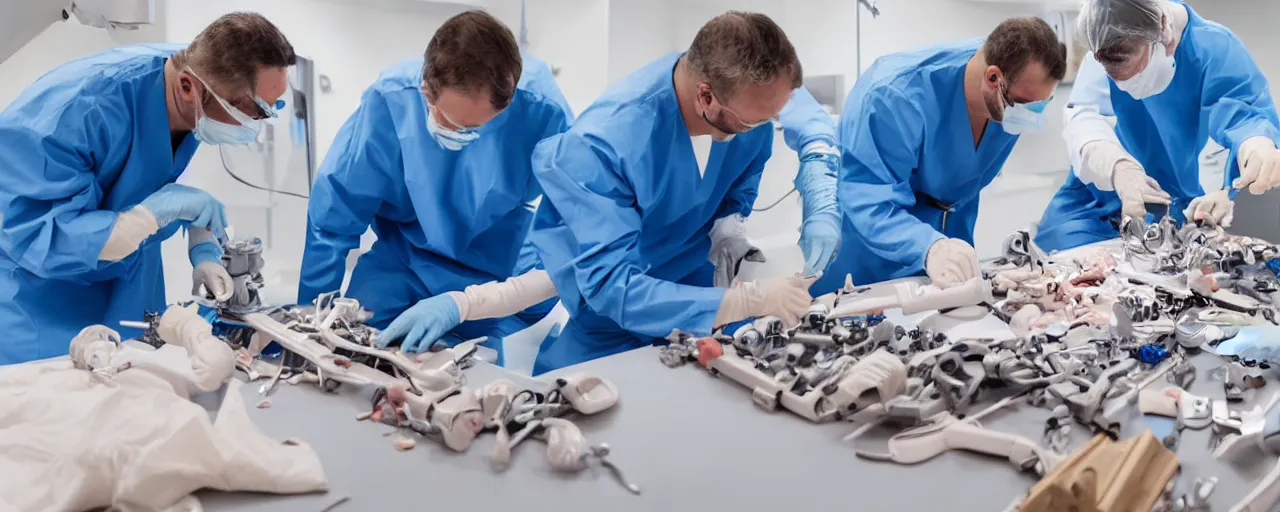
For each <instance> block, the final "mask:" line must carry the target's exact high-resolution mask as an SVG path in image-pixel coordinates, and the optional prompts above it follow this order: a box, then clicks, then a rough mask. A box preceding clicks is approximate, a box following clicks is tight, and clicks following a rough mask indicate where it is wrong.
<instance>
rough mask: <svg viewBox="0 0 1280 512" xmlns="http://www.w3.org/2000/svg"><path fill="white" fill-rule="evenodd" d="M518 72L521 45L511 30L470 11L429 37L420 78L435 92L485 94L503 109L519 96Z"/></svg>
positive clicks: (483, 15) (450, 20)
mask: <svg viewBox="0 0 1280 512" xmlns="http://www.w3.org/2000/svg"><path fill="white" fill-rule="evenodd" d="M520 72H521V62H520V46H519V45H517V44H516V37H515V36H514V35H512V34H511V30H510V29H508V28H507V26H506V25H503V24H502V22H500V21H498V19H497V18H494V17H493V16H492V15H490V14H489V13H486V12H484V11H467V12H464V13H462V14H459V15H457V16H454V17H452V18H449V21H446V22H444V25H441V26H440V29H439V30H436V33H435V35H434V36H431V42H430V43H427V54H426V58H425V59H424V61H423V65H422V81H423V85H425V86H426V90H427V92H428V94H432V95H435V94H440V91H442V90H443V89H446V88H452V89H458V90H461V91H462V92H465V93H477V92H487V93H489V103H490V104H491V105H493V108H495V109H498V110H502V109H504V108H507V105H509V104H511V97H512V96H515V93H516V84H517V83H518V82H519V81H520Z"/></svg>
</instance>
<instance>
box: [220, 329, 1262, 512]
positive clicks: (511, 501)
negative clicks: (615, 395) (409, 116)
mask: <svg viewBox="0 0 1280 512" xmlns="http://www.w3.org/2000/svg"><path fill="white" fill-rule="evenodd" d="M939 318H940V317H934V318H932V319H929V320H927V321H928V322H933V321H935V320H939ZM915 320H918V318H917V319H915ZM941 321H942V322H943V323H942V324H938V327H939V328H942V329H946V330H947V331H948V332H949V334H951V335H952V337H953V338H957V337H963V336H981V335H983V333H986V335H987V336H995V335H997V334H996V333H995V332H994V331H998V330H1002V329H1004V330H1007V328H1006V327H1003V326H1002V325H1001V324H999V323H998V322H997V321H995V320H994V319H993V318H991V317H986V318H983V319H981V320H978V321H967V322H958V321H954V320H946V319H942V320H941ZM947 322H950V324H949V325H948V324H947ZM1195 364H1196V366H1197V374H1196V381H1195V383H1194V384H1193V385H1192V389H1191V391H1192V392H1194V393H1196V394H1199V395H1203V396H1208V397H1211V398H1215V399H1217V398H1221V397H1222V396H1223V390H1222V383H1221V382H1220V381H1213V380H1211V379H1210V378H1209V371H1210V370H1211V369H1213V368H1215V367H1216V366H1219V365H1220V364H1221V363H1220V361H1219V359H1218V358H1216V357H1215V356H1211V355H1205V354H1202V355H1199V356H1196V357H1195ZM572 372H585V373H588V374H593V375H598V376H602V377H606V378H608V379H610V380H612V381H613V382H614V383H616V384H617V387H618V390H619V392H620V393H621V401H620V402H619V405H618V407H616V408H614V409H613V410H610V411H606V412H604V413H601V414H600V415H599V416H597V417H591V418H585V419H578V420H577V423H578V424H579V426H581V427H582V430H583V432H584V433H585V434H586V435H587V437H588V439H589V440H590V442H591V443H593V444H594V443H599V442H606V443H608V444H609V445H610V446H611V447H612V448H613V454H612V455H611V456H610V459H611V460H612V461H613V462H614V463H616V464H617V465H618V466H619V467H620V468H621V469H622V470H623V472H624V473H625V474H626V476H627V478H628V479H630V480H631V481H632V482H634V483H636V484H637V485H639V486H640V487H641V488H642V489H643V493H642V494H641V495H640V496H633V495H631V494H629V493H628V492H627V491H626V490H624V489H623V488H622V487H621V486H620V485H619V484H618V483H616V482H615V481H614V480H613V479H612V477H610V475H609V474H608V472H607V471H605V470H603V469H601V468H598V467H597V468H594V469H589V470H587V471H586V472H584V473H582V474H577V475H573V474H558V473H555V472H553V471H552V470H551V468H550V467H549V466H548V465H547V462H546V461H545V459H544V455H543V448H544V445H542V444H541V443H539V442H531V443H525V444H522V445H521V446H519V447H518V448H517V449H516V451H515V453H514V454H513V457H512V463H511V466H510V467H509V468H508V469H506V471H505V472H497V471H495V470H493V469H491V468H490V466H489V462H488V456H489V450H490V447H491V443H492V438H493V436H492V435H489V434H486V435H484V436H482V437H480V438H479V439H477V441H476V443H475V444H474V445H473V446H472V447H471V449H470V450H469V451H468V452H466V453H461V454H458V453H453V452H450V451H448V450H447V449H445V448H444V447H443V446H442V445H440V444H438V443H436V442H435V441H432V440H426V439H419V442H418V446H417V448H415V449H413V450H410V451H407V452H397V451H396V450H395V448H394V447H393V446H392V438H391V437H385V436H384V434H385V433H387V432H391V431H392V430H393V429H392V428H391V427H388V426H384V425H379V424H374V423H371V422H357V421H356V420H355V416H356V415H357V414H358V413H360V412H363V411H367V410H369V401H368V398H369V396H370V392H369V390H359V389H351V388H344V389H340V390H339V392H338V393H336V394H332V395H331V394H327V393H324V392H323V391H320V390H319V389H317V388H315V387H314V386H306V385H303V386H288V385H282V386H281V389H279V390H278V391H277V392H276V393H275V395H274V396H273V397H272V403H273V405H272V406H271V407H270V408H265V409H255V410H252V411H250V414H251V415H252V417H253V418H254V419H255V421H256V422H257V424H258V425H259V426H260V427H261V428H262V429H263V430H264V431H265V432H266V433H267V434H268V435H270V436H273V437H276V438H280V439H284V438H296V439H299V440H302V441H304V442H307V443H309V444H311V445H312V446H313V447H315V449H316V451H317V452H318V453H319V454H320V458H321V460H322V461H323V463H324V466H325V470H326V472H327V474H328V475H329V481H330V487H331V489H332V490H331V491H330V492H329V493H328V494H327V495H308V496H298V497H275V496H266V495H250V494H243V493H236V494H230V493H218V492H212V491H205V492H202V493H201V494H200V498H201V499H202V501H203V502H204V504H205V507H206V508H207V509H208V510H227V511H267V510H270V511H290V510H299V511H314V510H321V509H323V508H325V507H326V506H328V505H330V504H332V503H333V502H335V501H336V500H337V498H338V497H341V496H344V495H345V496H349V497H350V499H349V500H348V501H346V502H345V503H342V504H341V505H338V506H336V507H334V508H333V510H339V511H341V510H407V509H410V508H413V509H436V508H438V507H444V508H446V509H448V510H486V511H487V510H549V511H551V510H555V511H560V510H635V511H652V510H733V511H747V510H751V511H754V510H760V511H770V512H773V511H778V510H789V509H791V508H792V507H799V508H802V509H805V510H858V511H860V512H874V511H904V510H958V511H961V510H962V511H970V510H972V511H1001V510H1004V509H1005V508H1006V507H1007V506H1008V505H1009V504H1010V503H1011V502H1012V501H1013V500H1014V499H1015V498H1016V497H1017V496H1020V495H1021V494H1022V493H1024V492H1025V491H1026V490H1027V489H1028V488H1029V487H1030V486H1031V485H1032V484H1034V483H1035V478H1034V476H1032V475H1030V474H1026V473H1018V472H1017V471H1016V470H1015V469H1014V467H1013V466H1012V465H1010V464H1009V463H1008V462H1007V461H1005V460H1004V459H999V458H994V457H986V456H980V455H974V454H969V453H961V452H952V453H946V454H943V455H941V456H939V457H937V458H935V459H933V460H931V461H928V462H925V463H923V464H919V465H916V466H900V465H896V464H892V463H879V462H872V461H867V460H862V459H859V458H858V457H857V456H856V455H855V454H854V447H853V445H852V444H851V443H845V442H842V441H841V438H842V437H844V436H845V435H846V434H848V433H849V432H851V431H852V430H853V429H854V426H853V425H851V424H847V423H837V424H826V425H814V424H811V423H808V422H807V421H805V420H803V419H801V418H799V417H796V416H794V415H791V414H790V413H786V412H783V411H779V412H773V413H770V412H765V411H763V410H760V409H758V408H757V407H756V406H755V405H753V404H752V402H751V397H750V392H749V391H748V390H746V389H745V388H742V387H740V386H738V385H737V384H735V383H733V382H731V381H728V380H719V379H716V378H714V377H712V376H711V375H710V374H708V373H707V372H706V371H703V370H702V369H701V368H699V367H697V366H696V365H687V366H685V367H681V368H676V369H670V368H667V367H665V366H663V365H662V364H661V363H659V362H658V350H657V349H656V348H645V349H641V350H636V351H633V352H628V353H624V354H619V355H615V356H612V357H608V358H604V359H600V360H597V361H592V362H589V363H585V364H582V365H579V366H576V367H572V368H566V369H564V370H561V371H558V372H555V373H553V374H550V375H548V376H545V377H543V378H553V377H554V376H555V375H563V374H567V373H572ZM1276 377H1277V376H1276V375H1275V374H1274V372H1273V373H1270V374H1268V378H1271V379H1275V378H1276ZM499 378H508V379H512V380H516V381H517V382H528V380H527V379H525V378H522V377H519V376H516V375H513V374H510V373H509V372H506V371H505V370H502V369H501V368H497V367H493V366H490V365H486V364H481V365H478V366H477V367H475V368H472V369H470V370H469V371H468V382H469V384H471V385H473V386H479V385H483V384H484V383H486V382H489V381H492V380H494V379H499ZM1164 385H1168V384H1167V383H1166V382H1165V381H1164V380H1160V381H1157V382H1156V383H1154V384H1153V386H1164ZM257 387H258V386H257V385H256V384H255V385H251V386H245V387H244V390H245V393H246V394H247V398H248V399H247V403H249V404H256V403H257V402H258V400H259V399H258V397H257V393H256V391H257ZM1275 389H1280V383H1275V382H1273V383H1269V384H1268V385H1267V386H1266V387H1265V388H1263V389H1261V390H1259V391H1255V392H1254V393H1258V392H1261V393H1265V394H1269V393H1272V392H1274V391H1275ZM1261 396H1262V395H1259V396H1255V397H1251V398H1250V400H1249V401H1248V402H1247V404H1249V405H1252V404H1253V403H1256V402H1258V400H1259V398H1260V397H1261ZM974 410H976V409H974ZM1047 417H1048V411H1046V410H1043V409H1038V408H1032V407H1029V406H1026V405H1016V406H1011V407H1009V408H1007V409H1004V410H1002V411H999V412H996V413H994V414H993V415H991V416H988V417H987V418H985V419H984V420H983V425H984V426H986V427H988V428H993V429H996V430H1000V431H1005V432H1010V433H1017V434H1021V435H1024V436H1027V437H1028V438H1030V439H1032V440H1035V441H1039V440H1040V439H1041V435H1042V433H1043V425H1044V420H1045V419H1046V418H1047ZM1166 423H1167V424H1168V425H1171V424H1172V420H1168V421H1167V422H1166ZM1145 427H1146V421H1145V420H1144V419H1143V418H1142V417H1141V416H1140V415H1139V414H1138V413H1137V411H1136V408H1135V409H1134V410H1133V414H1132V417H1131V418H1130V420H1129V421H1128V422H1126V423H1125V425H1124V428H1123V435H1124V436H1131V435H1134V434H1137V433H1139V432H1141V430H1143V429H1144V428H1145ZM890 434H892V431H888V430H886V431H884V432H874V433H873V434H868V435H867V436H864V437H863V438H862V439H860V440H858V441H857V442H858V443H859V445H861V443H867V444H868V445H871V446H870V447H871V448H873V449H874V450H873V451H883V450H882V448H883V442H884V440H885V439H887V436H888V435H890ZM1157 435H1163V432H1158V434H1157ZM1073 436H1074V440H1073V447H1075V446H1079V444H1080V443H1083V442H1084V441H1085V440H1086V439H1087V438H1088V437H1089V434H1088V433H1087V432H1086V431H1085V430H1084V428H1083V427H1079V426H1074V427H1073ZM1208 440H1209V430H1208V429H1205V430H1202V431H1193V430H1186V431H1185V432H1184V433H1183V435H1182V440H1181V444H1180V446H1179V449H1178V452H1177V453H1178V459H1179V460H1180V461H1181V463H1182V470H1183V473H1184V476H1182V477H1181V478H1180V479H1179V491H1178V492H1179V494H1180V493H1181V492H1182V491H1183V489H1185V488H1186V487H1189V485H1190V483H1191V482H1192V481H1193V480H1194V479H1195V478H1196V477H1209V476H1216V477H1218V478H1219V483H1218V487H1217V490H1216V491H1215V492H1214V494H1213V495H1212V497H1211V498H1210V501H1211V503H1212V505H1213V509H1214V510H1222V511H1225V510H1227V508H1228V507H1230V506H1231V505H1233V504H1234V503H1235V502H1236V501H1237V500H1238V499H1239V498H1240V497H1242V496H1243V495H1244V494H1245V493H1246V492H1248V491H1249V489H1250V488H1252V483H1251V482H1254V481H1256V480H1257V479H1258V478H1260V477H1261V476H1263V475H1264V474H1266V472H1267V471H1268V470H1270V468H1271V466H1272V465H1273V464H1274V462H1275V457H1273V456H1269V455H1268V456H1261V457H1259V458H1258V459H1257V460H1254V461H1252V464H1250V462H1249V461H1241V462H1236V463H1234V464H1228V463H1220V462H1218V461H1215V460H1213V459H1212V457H1211V456H1210V455H1209V447H1208Z"/></svg>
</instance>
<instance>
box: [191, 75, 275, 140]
mask: <svg viewBox="0 0 1280 512" xmlns="http://www.w3.org/2000/svg"><path fill="white" fill-rule="evenodd" d="M187 72H188V73H191V76H193V77H195V79H196V80H199V81H200V84H201V85H203V86H204V88H205V91H208V92H209V95H210V96H213V99H214V100H215V101H217V103H218V105H219V106H221V107H222V110H224V111H226V112H227V114H228V115H230V116H231V118H232V119H235V120H236V122H237V123H240V124H238V125H235V124H228V123H223V122H220V121H217V120H214V119H210V118H209V116H207V115H205V113H204V107H203V106H202V105H201V102H200V101H199V100H197V101H196V127H195V129H194V130H192V132H193V133H194V134H195V136H196V140H199V141H200V142H202V143H205V144H231V145H243V144H248V143H250V142H253V141H255V140H258V132H259V131H260V130H262V121H260V120H257V119H254V118H252V117H249V116H247V115H245V113H244V112H241V111H240V109H238V108H235V107H233V106H231V104H230V103H229V102H227V100H224V99H222V97H221V96H218V94H217V93H215V92H213V89H212V88H210V87H209V84H208V83H207V82H205V81H204V79H202V78H200V76H199V75H196V74H195V72H194V71H191V69H190V68H187ZM255 101H261V100H258V99H255Z"/></svg>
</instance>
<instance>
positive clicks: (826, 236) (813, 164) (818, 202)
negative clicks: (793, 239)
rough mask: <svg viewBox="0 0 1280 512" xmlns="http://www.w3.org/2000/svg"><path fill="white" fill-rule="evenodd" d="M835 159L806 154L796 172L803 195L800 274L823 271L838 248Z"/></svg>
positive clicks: (797, 183) (838, 220)
mask: <svg viewBox="0 0 1280 512" xmlns="http://www.w3.org/2000/svg"><path fill="white" fill-rule="evenodd" d="M838 168H839V162H838V158H836V157H834V156H832V155H829V154H815V155H812V156H806V157H805V158H804V159H803V161H802V162H801V163H800V173H799V174H797V175H796V186H797V188H798V189H799V190H800V193H801V195H803V196H804V225H803V227H802V228H801V230H800V250H801V251H802V252H804V275H805V276H806V277H807V276H812V275H815V274H817V273H818V272H821V271H823V270H826V268H827V265H829V264H830V263H831V260H832V259H834V258H835V256H836V252H837V251H838V250H839V249H840V210H839V209H838V208H837V206H836V178H835V176H836V170H837V169H838Z"/></svg>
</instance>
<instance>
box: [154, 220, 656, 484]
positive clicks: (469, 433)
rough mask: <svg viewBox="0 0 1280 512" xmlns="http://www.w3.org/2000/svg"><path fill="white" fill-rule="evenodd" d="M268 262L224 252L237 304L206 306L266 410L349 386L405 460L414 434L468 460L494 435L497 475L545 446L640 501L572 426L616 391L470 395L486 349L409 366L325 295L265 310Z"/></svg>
mask: <svg viewBox="0 0 1280 512" xmlns="http://www.w3.org/2000/svg"><path fill="white" fill-rule="evenodd" d="M261 254H262V247H261V243H260V242H258V241H257V240H256V239H253V240H250V241H230V242H228V243H227V244H225V245H224V256H223V265H224V266H225V267H226V268H227V271H228V272H229V273H230V274H231V275H232V277H233V279H234V284H235V290H234V293H233V294H232V298H231V299H230V300H228V301H226V302H216V301H214V300H213V299H212V297H209V296H206V297H204V300H203V301H202V305H204V306H205V307H206V308H207V310H208V311H209V313H208V314H207V318H208V319H209V321H210V323H212V324H213V326H214V334H215V335H217V336H218V337H219V338H220V339H222V340H224V341H225V342H226V345H228V346H230V347H231V348H232V349H233V350H234V354H235V364H236V368H238V369H239V370H241V371H243V372H244V373H245V374H246V375H248V378H249V380H258V379H263V378H265V379H268V380H267V382H266V383H265V384H263V385H262V386H261V387H260V388H259V392H260V394H262V395H263V400H262V402H260V403H259V404H258V407H259V408H266V407H270V405H271V402H270V397H271V396H272V395H273V393H274V392H275V390H276V389H277V387H278V386H279V384H280V382H288V383H290V384H299V383H315V384H317V385H318V386H320V387H321V388H323V389H324V390H326V391H330V392H333V391H337V390H338V389H339V387H341V385H343V384H350V385H354V386H369V387H373V388H375V391H374V393H373V402H372V410H371V411H370V412H366V413H363V414H361V415H360V416H358V417H357V419H358V420H365V419H373V420H375V421H377V422H380V423H385V424H388V425H392V426H395V427H397V429H398V430H399V432H400V433H401V435H400V436H398V437H397V439H396V440H395V446H396V448H397V449H399V450H402V451H404V450H408V449H411V448H413V446H414V445H415V444H416V443H415V441H414V440H413V437H412V436H411V434H414V433H416V434H418V435H421V436H425V437H429V438H433V439H437V440H439V441H440V442H442V443H443V444H444V445H445V446H446V447H448V448H449V449H451V450H454V451H459V452H461V451H465V450H467V449H468V448H469V447H470V446H471V443H472V441H473V440H474V439H475V438H476V437H477V436H479V435H480V434H481V433H483V432H486V431H488V432H493V433H495V434H496V435H497V442H496V444H495V446H494V453H493V456H492V460H493V462H494V464H495V466H498V467H505V466H506V464H507V462H508V460H509V459H510V452H511V450H512V449H513V448H515V447H516V446H517V445H519V444H520V443H521V442H523V441H524V440H525V439H528V438H536V439H541V440H543V441H545V442H546V444H547V451H546V455H547V459H548V461H549V463H550V465H551V466H552V468H553V469H555V470H558V471H566V472H578V471H582V470H584V469H586V468H587V467H589V466H590V464H591V463H593V462H595V463H598V464H600V465H601V466H603V467H605V468H607V469H608V470H609V471H610V472H611V474H612V475H613V476H614V477H615V479H616V480H618V481H619V482H620V483H621V484H622V485H623V486H624V487H625V488H626V489H627V490H629V491H630V492H632V493H637V494H638V493H639V487H637V486H635V485H634V484H632V483H630V482H628V481H626V480H625V479H624V478H623V476H622V473H621V472H620V471H619V470H618V468H617V467H616V466H614V465H613V464H612V463H611V462H610V461H609V460H608V459H607V456H608V454H609V451H610V449H609V446H608V445H606V444H603V443H602V444H597V445H590V444H588V442H587V440H586V438H585V436H584V435H583V434H582V432H581V430H579V428H578V427H577V426H576V425H575V424H574V423H572V422H571V421H569V419H568V417H569V416H571V415H573V414H578V415H591V414H597V413H600V412H603V411H605V410H608V409H610V408H612V407H613V406H614V405H615V404H617V402H618V390H617V388H616V387H615V386H614V384H613V383H612V382H610V381H608V380H605V379H602V378H598V377H590V376H584V375H574V376H570V377H566V378H562V379H557V380H556V382H554V383H552V384H551V385H550V386H548V388H546V389H530V388H528V387H525V386H519V385H517V384H515V383H513V382H511V381H505V380H504V381H498V382H493V383H490V384H489V385H487V386H484V387H483V388H481V389H475V388H471V387H467V385H466V375H465V372H464V371H463V370H465V369H466V368H467V367H469V366H471V364H473V356H474V355H475V352H476V345H477V344H478V343H480V342H482V341H483V339H479V340H470V341H466V342H463V343H461V344H458V345H456V346H453V347H447V346H445V345H443V344H437V345H435V346H433V347H432V348H431V351H429V352H426V353H423V354H421V355H418V356H417V357H411V356H410V355H408V354H405V353H402V352H400V351H399V349H398V348H389V349H381V348H377V347H376V346H375V345H374V339H375V338H376V336H377V335H378V330H377V329H375V328H373V327H370V326H369V325H367V324H366V323H365V322H367V321H368V320H369V319H370V318H372V316H373V314H372V312H371V311H369V310H367V309H364V308H363V307H361V305H360V303H359V301H357V300H355V299H351V298H343V297H340V296H338V294H337V293H336V292H334V293H328V294H324V295H321V296H320V297H318V298H317V299H316V301H315V303H314V304H313V305H309V306H300V305H297V306H282V307H273V306H267V305H263V304H262V303H261V301H260V299H259V293H258V291H259V289H260V288H261V286H262V282H263V279H262V276H261V273H260V271H261V269H262V267H263V262H262V258H261ZM146 320H147V321H146V322H145V323H139V324H138V325H137V326H138V327H142V328H144V329H145V330H144V334H143V336H142V339H143V340H145V341H146V342H147V343H150V344H153V345H157V346H159V345H162V344H163V342H162V340H160V337H159V336H158V335H157V329H158V327H159V318H158V317H157V316H156V315H148V318H147V319H146ZM273 344H274V345H278V346H279V347H280V350H281V357H280V358H279V361H277V362H267V361H264V360H263V358H262V357H260V356H261V354H263V352H264V351H267V350H268V347H270V346H272V345H273Z"/></svg>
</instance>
